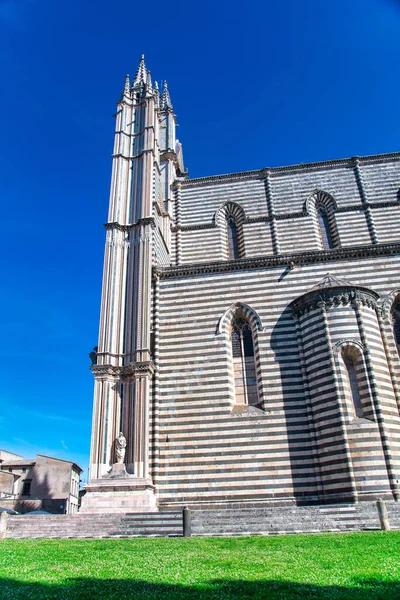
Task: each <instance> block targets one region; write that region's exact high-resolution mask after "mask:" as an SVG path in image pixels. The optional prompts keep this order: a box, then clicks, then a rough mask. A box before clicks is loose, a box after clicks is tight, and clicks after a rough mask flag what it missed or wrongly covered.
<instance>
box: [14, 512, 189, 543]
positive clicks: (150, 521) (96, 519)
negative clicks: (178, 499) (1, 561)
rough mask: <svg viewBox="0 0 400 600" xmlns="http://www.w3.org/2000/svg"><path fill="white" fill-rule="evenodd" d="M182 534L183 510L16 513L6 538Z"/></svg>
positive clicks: (167, 535) (163, 535)
mask: <svg viewBox="0 0 400 600" xmlns="http://www.w3.org/2000/svg"><path fill="white" fill-rule="evenodd" d="M139 536H145V537H169V536H182V511H179V512H177V511H175V512H154V513H126V514H107V515H105V514H92V515H91V514H79V513H78V514H75V515H34V516H29V515H17V516H9V517H8V519H7V528H6V532H5V537H6V538H105V537H106V538H110V537H139Z"/></svg>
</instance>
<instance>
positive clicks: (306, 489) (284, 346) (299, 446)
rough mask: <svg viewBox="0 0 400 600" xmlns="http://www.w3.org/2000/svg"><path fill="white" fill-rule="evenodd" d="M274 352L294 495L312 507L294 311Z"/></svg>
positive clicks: (274, 341)
mask: <svg viewBox="0 0 400 600" xmlns="http://www.w3.org/2000/svg"><path fill="white" fill-rule="evenodd" d="M271 348H272V350H273V351H274V353H275V360H276V362H277V364H278V365H279V371H280V380H281V383H282V395H283V408H284V413H285V420H286V431H287V439H288V446H289V459H290V466H291V477H292V481H293V495H294V497H295V499H296V502H297V504H310V503H313V502H317V501H318V499H317V490H316V481H315V479H313V477H312V467H310V466H309V465H307V462H308V463H309V460H310V456H311V445H310V439H311V436H310V431H309V428H308V425H307V422H306V419H305V413H306V399H305V397H304V389H303V382H302V372H301V364H300V357H299V355H298V347H297V335H296V327H295V322H294V320H293V317H292V309H291V308H289V307H287V308H285V310H284V311H283V312H282V314H281V316H280V317H279V319H278V321H277V322H276V325H275V327H274V329H273V331H272V335H271ZM267 408H268V402H267ZM305 475H306V476H307V484H306V486H305V484H304V478H305Z"/></svg>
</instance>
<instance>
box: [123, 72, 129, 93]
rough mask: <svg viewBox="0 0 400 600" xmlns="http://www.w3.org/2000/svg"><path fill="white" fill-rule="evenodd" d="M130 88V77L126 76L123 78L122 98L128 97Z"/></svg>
mask: <svg viewBox="0 0 400 600" xmlns="http://www.w3.org/2000/svg"><path fill="white" fill-rule="evenodd" d="M130 88H131V82H130V77H129V75H127V76H126V77H125V85H124V91H123V95H124V96H129V90H130Z"/></svg>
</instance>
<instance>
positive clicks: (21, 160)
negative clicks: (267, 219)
mask: <svg viewBox="0 0 400 600" xmlns="http://www.w3.org/2000/svg"><path fill="white" fill-rule="evenodd" d="M399 31H400V3H399V2H396V1H395V0H363V1H362V0H351V1H349V0H347V1H345V0H336V1H335V2H322V1H321V0H318V1H317V0H304V1H303V2H298V0H283V1H281V2H276V1H274V2H271V1H269V0H267V1H264V2H262V1H258V0H257V1H253V2H251V1H250V2H248V3H247V4H245V3H243V2H238V1H237V0H232V1H230V2H222V1H219V0H214V1H213V2H210V1H209V0H204V1H202V2H201V3H190V2H186V3H183V2H179V1H178V2H174V3H172V4H171V3H167V2H160V1H159V0H155V1H154V2H153V3H150V2H147V3H144V2H120V3H115V2H111V1H105V0H97V1H94V0H85V2H82V1H81V0H79V1H77V0H69V1H68V2H66V1H65V0H57V2H54V1H50V0H0V74H1V77H0V115H1V134H2V135H1V140H2V143H1V144H0V153H1V157H0V190H1V198H2V218H3V223H2V235H1V238H0V244H1V252H0V257H1V258H0V260H1V269H2V283H3V286H2V294H1V295H0V340H1V346H0V370H1V373H0V382H1V385H0V448H7V449H9V450H11V451H15V452H19V453H21V454H23V455H24V456H27V457H30V456H34V455H35V454H36V453H37V452H40V453H47V454H51V455H54V456H59V457H60V458H66V459H72V460H75V461H77V462H78V463H79V464H80V465H81V466H82V467H84V468H85V469H86V468H87V462H88V452H89V442H90V422H91V410H92V391H93V381H92V375H91V373H90V370H89V363H90V361H89V358H88V352H89V351H90V350H91V348H92V347H93V346H94V345H95V344H96V340H97V333H98V317H99V304H100V291H101V275H102V261H103V247H104V230H103V227H102V224H103V223H104V222H105V221H106V218H107V204H108V190H109V181H110V172H111V158H110V155H111V151H112V142H113V128H114V121H113V117H112V115H113V113H114V112H115V102H116V101H117V100H118V98H119V95H120V92H121V89H122V86H123V82H124V78H125V74H126V73H130V74H131V75H133V74H134V73H135V71H136V67H137V63H138V61H139V58H140V55H141V54H142V53H145V56H146V63H147V66H148V68H150V69H151V71H152V76H153V80H154V79H157V80H158V81H161V80H162V79H167V80H168V84H169V88H170V92H171V97H172V102H173V104H174V108H175V111H176V113H177V116H178V123H179V129H178V137H179V138H180V140H181V142H182V143H183V149H184V157H185V162H186V166H187V167H188V168H189V173H190V175H191V177H196V176H203V175H211V174H218V173H227V172H234V171H242V170H246V169H259V168H262V167H265V166H277V165H284V164H294V163H301V162H303V163H306V162H310V161H316V160H325V159H333V158H343V157H346V156H354V155H365V154H378V153H383V152H393V151H398V150H399V144H398V141H399V139H400V119H399V116H398V115H399V97H400V67H399V62H398V57H399V56H400V35H399Z"/></svg>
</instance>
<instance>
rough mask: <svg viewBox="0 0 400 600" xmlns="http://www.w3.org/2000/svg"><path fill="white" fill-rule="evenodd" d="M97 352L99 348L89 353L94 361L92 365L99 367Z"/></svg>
mask: <svg viewBox="0 0 400 600" xmlns="http://www.w3.org/2000/svg"><path fill="white" fill-rule="evenodd" d="M97 350H98V347H97V346H95V347H94V348H93V350H92V351H91V352H89V358H90V360H91V361H92V365H97Z"/></svg>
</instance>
